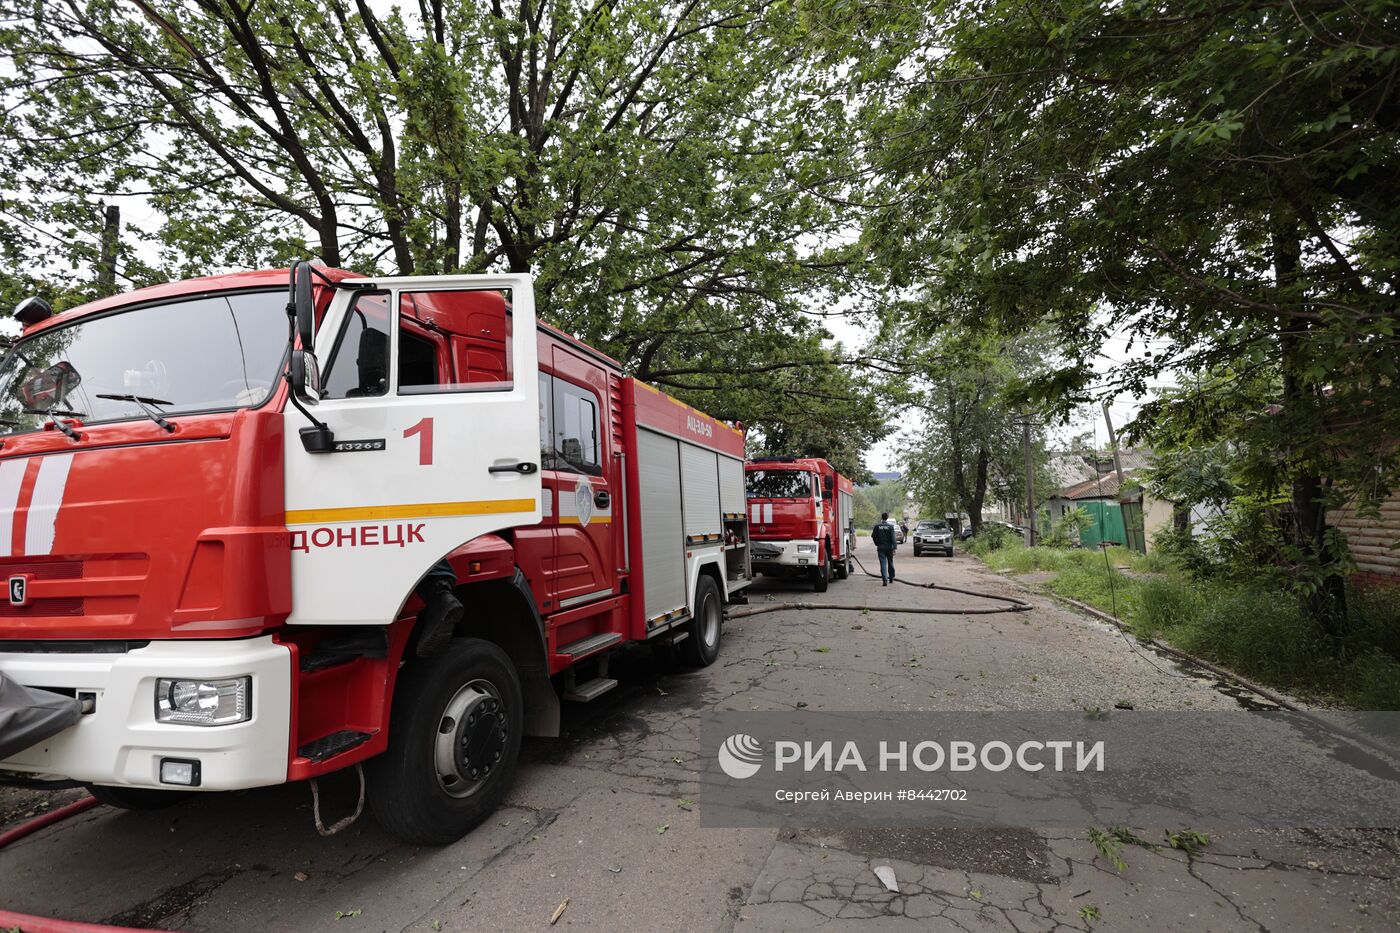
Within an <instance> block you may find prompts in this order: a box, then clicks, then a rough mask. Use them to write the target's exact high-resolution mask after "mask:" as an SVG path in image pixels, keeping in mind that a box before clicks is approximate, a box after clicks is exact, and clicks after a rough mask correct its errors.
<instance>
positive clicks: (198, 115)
mask: <svg viewBox="0 0 1400 933" xmlns="http://www.w3.org/2000/svg"><path fill="white" fill-rule="evenodd" d="M805 29H806V27H805V26H804V25H803V24H802V22H801V21H800V19H799V18H797V17H794V16H793V15H792V14H791V11H789V10H784V9H782V8H779V7H775V6H773V5H770V4H768V3H765V2H762V0H740V2H737V3H736V2H727V0H685V2H682V3H678V4H674V5H669V6H663V7H657V6H656V5H654V4H650V3H645V2H641V0H626V2H603V0H599V2H592V0H584V2H576V0H544V2H540V3H532V2H526V0H493V2H491V3H490V4H476V3H468V2H460V0H457V2H446V0H421V2H418V3H414V4H405V5H403V6H395V7H393V8H391V9H386V8H385V6H384V5H382V4H371V3H368V2H365V0H330V2H328V3H319V2H316V3H313V2H310V0H285V2H280V3H252V2H248V0H208V2H205V0H135V2H131V3H125V2H115V0H90V2H78V0H64V2H58V3H42V4H40V3H33V2H31V0H0V103H3V105H4V106H3V107H0V113H3V114H4V116H3V117H0V121H3V122H0V131H2V132H3V133H4V139H5V146H3V147H0V182H2V183H3V184H0V188H3V189H4V190H6V191H7V192H8V191H14V192H16V193H17V194H18V197H16V198H13V199H11V198H8V197H7V198H6V199H5V200H4V201H3V202H2V203H0V248H4V247H5V245H6V244H7V243H8V244H10V245H11V246H12V247H13V248H12V249H9V250H8V252H6V254H5V255H6V258H7V259H11V258H12V259H13V262H12V264H11V265H10V268H19V269H29V270H31V271H33V272H34V273H35V274H42V275H44V276H45V277H47V278H50V279H52V278H55V276H54V275H52V274H51V273H52V272H53V271H54V268H55V267H56V266H57V267H68V268H73V269H75V270H77V269H81V270H84V271H85V270H86V269H87V268H90V266H91V262H92V259H93V254H94V252H95V248H96V240H97V233H96V227H95V226H94V221H93V215H94V209H95V202H96V201H97V200H98V199H100V198H104V197H107V198H110V197H116V196H120V195H125V196H137V197H140V198H143V199H144V200H145V202H146V203H147V204H149V206H150V207H151V208H152V209H153V211H154V214H155V216H157V217H158V218H160V226H159V229H157V230H154V231H152V233H151V236H152V242H151V243H150V244H148V248H149V249H152V250H157V251H159V255H160V259H161V262H160V269H159V272H158V273H157V275H160V276H171V277H180V276H187V275H191V274H205V273H207V272H210V271H214V270H217V269H222V268H252V267H258V266H267V265H281V264H284V263H286V262H287V261H288V260H289V259H290V258H292V257H295V256H299V255H305V254H307V253H308V252H309V253H312V254H314V255H317V256H319V257H320V258H321V259H322V260H324V261H325V262H326V263H328V264H331V265H343V266H349V267H355V268H358V269H360V270H361V271H365V272H379V271H393V272H397V273H400V274H414V273H420V274H421V273H444V272H457V271H467V272H473V271H485V270H499V269H505V270H511V271H517V272H531V273H533V274H534V275H535V276H536V283H537V296H538V303H539V307H540V309H541V312H542V314H543V315H544V316H545V317H546V318H547V319H549V320H551V321H552V322H554V323H556V324H558V325H560V326H562V327H564V328H565V329H567V330H570V331H572V332H574V333H576V334H578V335H579V336H581V337H583V338H584V339H586V340H588V341H589V342H591V343H593V344H595V345H598V346H600V347H601V348H602V349H604V350H606V351H608V352H610V353H612V354H614V355H615V356H617V357H618V358H619V359H621V360H622V361H623V363H624V364H625V365H626V366H628V367H629V368H630V369H631V371H632V372H634V373H635V374H636V375H637V376H639V377H640V378H643V379H646V380H648V381H652V382H655V383H656V384H658V385H662V386H665V387H666V388H667V389H669V390H671V391H674V392H675V393H676V394H678V395H680V396H682V397H684V398H686V400H688V401H691V402H693V403H695V404H697V405H699V406H701V407H703V408H706V409H707V410H712V411H715V412H716V413H717V414H721V415H722V416H725V417H729V418H737V419H742V420H745V421H747V422H749V423H750V424H751V425H752V426H754V427H755V428H757V429H758V430H759V431H760V432H761V433H762V434H768V433H772V434H774V435H775V436H783V435H785V434H786V433H791V432H794V431H795V432H798V433H799V434H803V435H804V436H803V438H802V442H803V443H804V444H809V446H813V447H817V448H827V449H832V450H838V449H839V450H844V451H845V452H843V453H841V454H840V456H843V457H846V458H847V459H849V458H850V457H851V454H850V453H849V449H852V448H853V447H854V444H856V443H859V442H860V439H862V438H868V437H873V436H876V435H878V433H879V432H880V430H881V428H882V425H881V421H882V419H881V418H880V417H879V415H878V413H877V412H873V411H872V410H871V409H870V408H869V407H868V406H864V405H862V404H861V402H860V398H861V395H862V393H863V383H862V379H861V377H860V375H859V374H858V373H853V372H852V371H851V365H852V364H851V363H849V362H848V360H847V359H845V358H842V357H837V356H835V355H834V354H833V353H832V352H830V350H829V348H828V347H827V342H828V338H829V335H828V334H826V333H825V331H824V330H823V328H822V327H821V324H820V318H819V312H820V311H821V310H822V309H824V308H830V307H834V306H835V305H836V303H837V301H838V300H840V297H841V296H842V295H845V294H847V293H848V292H850V290H851V289H852V288H853V287H854V286H855V285H856V284H858V276H857V275H855V273H854V272H853V271H852V267H851V264H850V261H851V259H852V255H853V253H852V251H851V250H850V249H849V248H848V247H847V246H845V245H843V243H842V242H841V240H840V238H839V236H838V234H840V233H841V232H842V231H843V228H844V227H845V226H846V225H847V224H848V223H849V217H848V215H847V214H846V212H845V211H844V210H843V209H842V207H841V204H842V203H843V202H844V201H845V200H846V195H847V194H848V193H849V189H850V187H851V182H850V179H851V178H853V177H854V175H855V173H853V172H852V171H851V168H852V165H853V159H854V158H855V152H856V148H855V147H856V142H857V140H856V134H855V133H854V132H853V131H852V130H851V129H850V127H849V125H848V123H849V121H848V117H847V110H846V108H845V106H844V104H843V93H844V89H845V80H844V78H843V76H842V75H841V74H840V73H839V71H838V70H837V69H836V68H835V67H833V66H830V65H823V64H821V63H819V62H816V61H813V60H812V59H811V58H810V57H808V56H807V55H806V54H805V52H804V47H805V42H804V35H805V33H804V30H805ZM7 231H8V232H7ZM36 231H37V232H36ZM45 238H47V239H48V242H41V240H44V239H45ZM123 271H124V272H128V273H129V272H130V269H129V268H128V267H127V266H126V265H124V267H123ZM58 277H61V276H58ZM152 277H155V276H136V275H128V279H129V280H131V281H133V282H135V283H137V284H139V283H140V280H142V279H149V278H152ZM814 312H818V313H817V314H814ZM775 364H781V365H783V366H785V367H787V369H786V370H784V372H783V377H782V379H781V380H779V379H777V377H775V376H773V375H772V374H773V373H775V372H777V371H776V370H774V369H772V368H771V367H773V366H774V365H775ZM736 377H737V378H736ZM765 381H766V382H769V383H773V382H779V383H783V382H785V383H786V384H785V385H783V384H780V385H778V386H775V388H778V389H780V391H775V392H772V393H771V394H768V395H764V394H763V393H762V392H761V391H760V390H761V388H762V384H763V383H764V382H765ZM824 408H825V409H826V410H827V412H826V414H827V415H828V416H833V415H834V417H835V420H837V421H838V422H841V423H847V424H851V425H853V426H854V427H853V433H852V437H853V439H854V440H853V443H852V444H848V445H845V448H841V447H840V445H837V444H836V443H835V441H833V440H831V439H825V440H823V439H821V438H820V437H818V438H817V439H816V440H809V438H808V437H807V436H806V435H814V434H816V433H817V432H816V424H817V423H816V421H815V418H814V416H815V415H817V414H821V413H822V412H823V409H824ZM783 439H784V440H786V438H785V437H784V438H783Z"/></svg>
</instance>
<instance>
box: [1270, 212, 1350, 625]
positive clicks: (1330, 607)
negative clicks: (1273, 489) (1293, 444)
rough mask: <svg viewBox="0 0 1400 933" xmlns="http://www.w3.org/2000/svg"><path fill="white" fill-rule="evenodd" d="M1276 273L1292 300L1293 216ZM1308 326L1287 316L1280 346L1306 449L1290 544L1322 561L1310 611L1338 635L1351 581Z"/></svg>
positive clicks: (1293, 426) (1292, 415)
mask: <svg viewBox="0 0 1400 933" xmlns="http://www.w3.org/2000/svg"><path fill="white" fill-rule="evenodd" d="M1273 247H1274V276H1275V282H1276V285H1277V287H1278V289H1279V291H1280V304H1283V303H1285V302H1287V301H1288V300H1289V296H1288V294H1287V289H1288V287H1289V286H1290V285H1291V284H1292V283H1293V280H1294V279H1295V277H1296V276H1297V274H1298V265H1299V261H1300V256H1301V245H1300V243H1299V238H1298V232H1297V227H1296V224H1294V223H1293V222H1292V221H1291V220H1288V221H1284V222H1276V224H1275V229H1274V233H1273ZM1306 331H1307V325H1306V324H1305V323H1300V322H1299V321H1296V320H1288V319H1285V320H1284V322H1283V326H1282V328H1281V330H1280V336H1279V349H1280V351H1281V356H1282V359H1283V366H1282V369H1283V417H1284V418H1285V419H1286V420H1287V427H1288V429H1289V430H1290V431H1292V432H1294V433H1295V435H1297V436H1298V437H1299V438H1300V440H1299V446H1300V447H1302V448H1303V456H1302V458H1301V459H1302V461H1303V464H1304V465H1303V466H1302V467H1301V469H1300V470H1299V471H1298V472H1295V473H1294V475H1293V478H1292V490H1291V505H1292V508H1291V515H1290V521H1289V525H1288V533H1289V535H1288V536H1289V539H1290V540H1289V543H1290V544H1292V545H1293V546H1294V547H1296V548H1297V549H1298V550H1299V551H1300V552H1301V553H1302V554H1303V556H1304V558H1305V559H1307V558H1311V559H1313V560H1315V561H1316V562H1317V566H1318V569H1319V571H1320V573H1321V577H1322V578H1321V580H1320V581H1319V585H1318V586H1317V587H1316V588H1315V589H1313V590H1312V591H1310V592H1309V594H1308V597H1307V606H1308V612H1309V614H1311V615H1312V616H1313V617H1314V618H1315V619H1317V620H1318V621H1319V622H1321V623H1322V624H1323V626H1324V628H1326V629H1327V631H1329V632H1330V633H1332V634H1339V632H1340V620H1341V619H1342V618H1344V617H1345V613H1346V585H1345V581H1344V580H1343V578H1342V575H1341V572H1340V568H1339V566H1338V563H1337V558H1336V555H1335V554H1333V553H1331V549H1330V548H1328V547H1327V536H1326V533H1327V511H1326V502H1325V499H1324V496H1323V478H1322V476H1321V475H1319V473H1318V471H1317V469H1316V466H1315V464H1316V463H1317V458H1316V457H1315V456H1314V455H1313V454H1312V452H1311V449H1310V448H1312V447H1313V446H1315V445H1316V444H1317V443H1318V441H1319V440H1320V435H1321V434H1322V432H1323V430H1324V425H1323V423H1322V419H1323V412H1322V410H1321V399H1320V397H1319V394H1318V391H1317V387H1316V386H1315V385H1312V384H1310V383H1309V382H1305V381H1304V380H1303V379H1302V378H1300V376H1299V374H1300V373H1301V372H1303V371H1304V369H1305V368H1306V365H1307V363H1308V360H1306V359H1305V358H1304V354H1305V353H1306V349H1305V348H1304V346H1303V340H1302V338H1303V337H1305V336H1306Z"/></svg>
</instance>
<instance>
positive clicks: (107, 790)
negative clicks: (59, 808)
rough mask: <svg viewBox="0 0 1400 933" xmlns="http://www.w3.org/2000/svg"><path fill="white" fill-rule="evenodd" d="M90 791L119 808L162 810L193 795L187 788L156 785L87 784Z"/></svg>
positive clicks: (101, 799) (110, 805)
mask: <svg viewBox="0 0 1400 933" xmlns="http://www.w3.org/2000/svg"><path fill="white" fill-rule="evenodd" d="M87 789H88V792H89V793H90V794H92V795H93V796H94V797H96V798H97V799H98V800H100V801H102V802H103V803H105V804H106V805H107V806H109V807H116V808H117V809H118V810H160V809H163V808H165V807H168V806H170V805H171V804H176V803H179V802H180V801H182V800H185V799H186V798H188V797H190V796H191V792H190V791H187V790H160V789H159V788H155V787H103V786H102V785H100V784H89V785H87Z"/></svg>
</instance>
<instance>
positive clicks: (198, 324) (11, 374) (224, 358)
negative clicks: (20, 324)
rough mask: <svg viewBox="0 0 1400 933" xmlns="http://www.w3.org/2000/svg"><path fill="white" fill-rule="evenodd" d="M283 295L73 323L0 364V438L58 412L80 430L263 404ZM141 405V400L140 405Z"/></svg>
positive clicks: (274, 369)
mask: <svg viewBox="0 0 1400 933" xmlns="http://www.w3.org/2000/svg"><path fill="white" fill-rule="evenodd" d="M285 305H286V293H285V292H284V291H281V290H278V291H261V292H235V293H230V294H226V295H214V296H201V297H199V298H191V299H189V300H185V301H173V302H169V303H166V304H159V305H148V306H146V307H139V308H134V309H132V310H129V311H117V312H114V313H110V314H103V315H99V316H95V317H91V318H84V319H82V320H78V321H74V322H73V323H72V324H68V325H65V326H63V327H56V328H52V329H49V330H45V331H42V332H40V333H38V334H35V335H34V336H32V337H28V338H26V339H23V340H21V341H19V342H18V343H16V344H15V346H14V348H13V349H12V350H10V352H9V354H8V355H6V357H5V359H4V362H3V363H0V433H7V434H15V433H20V432H25V431H35V430H38V429H40V428H41V427H43V425H44V423H45V422H47V421H48V420H49V415H48V412H50V411H52V412H53V413H54V415H57V416H63V415H68V416H71V417H77V418H81V419H82V421H83V422H84V423H86V424H93V423H98V422H103V421H126V420H131V419H136V418H148V417H150V415H149V414H148V413H147V411H146V410H145V409H144V408H143V403H145V404H147V405H148V406H150V407H154V408H156V409H157V410H158V411H159V413H160V414H161V415H165V416H172V415H180V414H192V413H195V412H205V411H227V410H229V409H234V408H249V407H253V406H256V405H260V404H262V402H263V401H265V400H266V399H267V397H268V396H269V395H271V394H272V389H273V387H274V386H275V385H276V381H277V378H278V375H279V373H280V371H281V367H282V359H283V354H284V353H285V352H286V349H287V317H286V310H285ZM138 400H139V401H138Z"/></svg>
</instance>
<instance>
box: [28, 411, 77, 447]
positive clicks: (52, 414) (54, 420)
mask: <svg viewBox="0 0 1400 933" xmlns="http://www.w3.org/2000/svg"><path fill="white" fill-rule="evenodd" d="M23 411H24V413H25V414H26V415H47V416H48V419H49V424H52V425H53V426H54V427H56V428H58V429H59V430H60V431H62V432H63V433H64V435H65V436H66V437H67V438H68V439H69V440H70V441H80V440H82V439H83V436H82V435H81V434H79V433H78V432H77V431H74V430H73V429H72V428H71V427H69V425H68V423H67V422H65V421H59V420H58V416H62V417H64V418H86V417H87V412H85V411H70V410H69V409H67V408H59V407H57V406H55V407H53V408H25V409H23Z"/></svg>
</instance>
